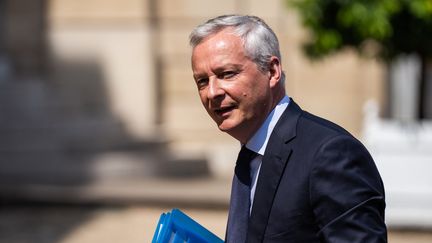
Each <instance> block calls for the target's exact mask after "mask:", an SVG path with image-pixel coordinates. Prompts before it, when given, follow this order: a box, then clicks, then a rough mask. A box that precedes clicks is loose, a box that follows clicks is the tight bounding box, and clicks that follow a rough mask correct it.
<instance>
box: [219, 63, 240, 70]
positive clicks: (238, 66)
mask: <svg viewBox="0 0 432 243" xmlns="http://www.w3.org/2000/svg"><path fill="white" fill-rule="evenodd" d="M241 67H242V65H241V64H225V65H222V66H220V67H217V68H216V69H215V71H216V72H222V71H225V70H227V69H236V70H239V69H241Z"/></svg>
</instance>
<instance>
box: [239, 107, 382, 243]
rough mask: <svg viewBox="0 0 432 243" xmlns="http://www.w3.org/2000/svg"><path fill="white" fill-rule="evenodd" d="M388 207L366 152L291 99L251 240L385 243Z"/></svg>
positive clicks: (262, 185) (261, 183) (268, 154)
mask: <svg viewBox="0 0 432 243" xmlns="http://www.w3.org/2000/svg"><path fill="white" fill-rule="evenodd" d="M384 209H385V201H384V186H383V183H382V181H381V177H380V175H379V173H378V170H377V168H376V166H375V163H374V161H373V159H372V157H371V156H370V155H369V153H368V152H367V150H366V148H365V147H364V146H363V145H362V144H361V143H360V142H359V141H358V140H357V139H355V138H354V137H353V136H352V135H350V134H349V133H348V132H347V131H345V130H344V129H343V128H341V127H339V126H337V125H336V124H334V123H331V122H329V121H327V120H324V119H322V118H319V117H316V116H314V115H311V114H309V113H307V112H305V111H303V110H302V109H301V108H300V107H299V106H298V105H297V104H296V103H295V102H294V101H293V100H291V102H290V104H289V106H288V107H287V109H286V110H285V112H284V113H283V115H282V116H281V118H280V120H279V121H278V123H277V125H276V126H275V128H274V130H273V133H272V134H271V136H270V139H269V142H268V145H267V149H266V151H265V153H264V156H263V161H262V165H261V169H260V174H259V177H258V182H257V187H256V191H255V198H254V202H253V207H252V212H251V217H250V219H249V226H248V235H247V242H249V243H254V242H284V243H285V242H295V243H302V242H307V243H313V242H335V243H336V242H337V243H342V242H349V243H356V242H362V243H373V242H387V229H386V225H385V223H384Z"/></svg>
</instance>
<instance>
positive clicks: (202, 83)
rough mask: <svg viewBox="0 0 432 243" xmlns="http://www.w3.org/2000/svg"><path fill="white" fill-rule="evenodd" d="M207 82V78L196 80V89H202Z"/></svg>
mask: <svg viewBox="0 0 432 243" xmlns="http://www.w3.org/2000/svg"><path fill="white" fill-rule="evenodd" d="M208 80H209V79H208V78H200V79H197V81H196V83H197V86H198V88H202V87H204V86H206V85H207V83H208Z"/></svg>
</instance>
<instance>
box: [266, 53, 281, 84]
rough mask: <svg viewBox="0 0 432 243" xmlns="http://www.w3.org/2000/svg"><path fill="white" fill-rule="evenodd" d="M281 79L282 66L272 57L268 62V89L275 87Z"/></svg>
mask: <svg viewBox="0 0 432 243" xmlns="http://www.w3.org/2000/svg"><path fill="white" fill-rule="evenodd" d="M281 78H282V66H281V63H280V60H279V58H277V57H276V56H272V57H271V58H270V62H269V82H270V87H271V88H273V87H275V86H277V85H278V84H279V82H280V80H281Z"/></svg>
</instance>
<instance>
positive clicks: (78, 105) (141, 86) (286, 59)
mask: <svg viewBox="0 0 432 243" xmlns="http://www.w3.org/2000/svg"><path fill="white" fill-rule="evenodd" d="M293 2H297V4H296V3H294V4H293ZM299 2H300V3H299ZM301 2H303V4H302V3H301ZM337 2H344V1H319V0H315V1H312V0H310V1H287V0H267V1H259V0H234V1H230V0H219V1H207V0H204V1H203V0H177V1H174V0H159V1H158V0H86V1H82V0H0V242H5V243H6V242H7V243H21V242H35V243H42V242H43V243H45V242H46V243H51V242H61V243H64V242H68V243H69V242H80V243H85V242H150V241H151V238H152V236H153V233H154V230H155V228H156V224H157V221H158V219H159V215H160V214H161V213H162V212H164V211H168V210H170V209H171V208H174V207H176V208H180V209H182V210H183V211H184V212H186V213H187V214H189V215H190V216H192V217H193V218H195V219H196V220H197V221H199V222H200V223H202V224H203V225H204V226H206V227H207V228H209V229H210V230H212V231H214V232H215V233H216V234H217V235H219V236H220V237H221V238H223V237H224V235H225V225H226V219H227V208H228V200H229V193H230V188H231V186H230V185H231V177H232V169H233V166H234V161H235V158H236V155H237V152H238V149H239V145H238V143H237V142H236V141H234V140H233V139H232V138H231V137H229V136H228V135H226V134H222V133H220V132H219V131H218V129H217V127H216V126H215V125H214V123H213V122H212V121H211V119H210V118H209V117H208V115H207V114H206V112H205V110H204V109H203V107H202V105H201V103H200V101H199V98H198V95H197V91H196V87H195V84H194V81H193V79H192V74H191V68H190V52H191V50H190V47H189V45H188V35H189V33H190V32H191V30H192V29H193V28H194V27H195V26H196V25H198V24H200V23H202V22H204V21H205V20H207V19H208V18H210V17H215V16H217V15H221V14H228V13H240V14H251V15H257V16H260V17H262V18H263V19H264V20H265V21H266V22H267V23H268V24H269V25H270V26H271V27H272V28H273V29H274V31H275V32H276V34H277V35H278V37H279V41H280V45H281V51H282V55H283V57H282V59H283V60H282V64H283V67H284V71H285V73H286V79H287V81H286V89H287V93H288V95H289V96H290V97H292V98H293V99H294V100H296V102H297V103H299V104H300V105H301V106H302V108H303V109H305V110H308V111H310V112H312V113H315V114H317V115H320V116H322V117H325V118H327V119H330V120H332V121H334V122H336V123H338V124H340V125H342V126H343V127H345V128H346V129H347V130H349V131H350V132H351V133H353V134H354V135H355V136H356V137H357V138H359V139H360V140H362V141H363V142H364V143H365V145H366V146H367V147H368V149H369V150H370V152H371V153H372V156H373V157H374V159H375V161H376V164H377V166H378V168H379V170H380V173H381V175H382V177H383V180H384V184H385V187H386V196H387V211H386V221H387V224H388V226H389V228H390V234H389V240H390V242H432V177H431V176H430V171H431V170H432V122H431V119H432V98H431V97H432V64H431V62H430V56H431V55H432V52H430V50H429V47H428V46H431V45H430V44H429V43H431V40H432V34H431V31H432V1H430V0H413V1H405V0H399V1H396V0H395V1H375V2H374V1H370V3H362V4H360V3H357V2H358V1H351V2H350V3H349V4H345V5H344V4H342V3H337ZM359 2H362V1H359ZM381 3H384V4H381ZM338 4H339V5H341V4H342V5H343V6H339V5H338ZM368 4H370V5H368ZM375 10H376V12H374V11H375ZM371 16H375V17H374V18H371ZM377 16H378V17H377ZM347 30H349V31H347ZM351 30H356V31H357V32H355V31H352V32H351ZM408 37H411V38H408Z"/></svg>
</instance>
